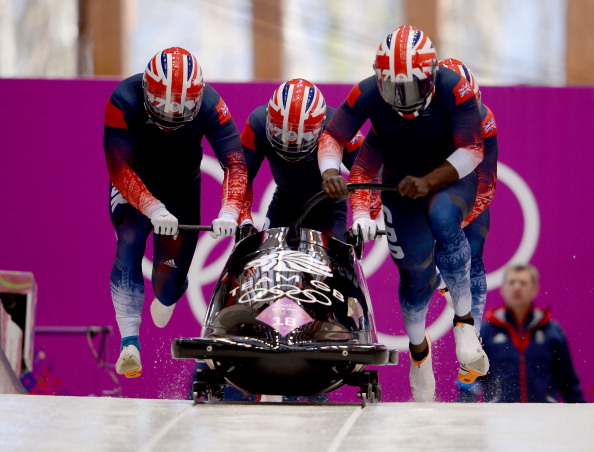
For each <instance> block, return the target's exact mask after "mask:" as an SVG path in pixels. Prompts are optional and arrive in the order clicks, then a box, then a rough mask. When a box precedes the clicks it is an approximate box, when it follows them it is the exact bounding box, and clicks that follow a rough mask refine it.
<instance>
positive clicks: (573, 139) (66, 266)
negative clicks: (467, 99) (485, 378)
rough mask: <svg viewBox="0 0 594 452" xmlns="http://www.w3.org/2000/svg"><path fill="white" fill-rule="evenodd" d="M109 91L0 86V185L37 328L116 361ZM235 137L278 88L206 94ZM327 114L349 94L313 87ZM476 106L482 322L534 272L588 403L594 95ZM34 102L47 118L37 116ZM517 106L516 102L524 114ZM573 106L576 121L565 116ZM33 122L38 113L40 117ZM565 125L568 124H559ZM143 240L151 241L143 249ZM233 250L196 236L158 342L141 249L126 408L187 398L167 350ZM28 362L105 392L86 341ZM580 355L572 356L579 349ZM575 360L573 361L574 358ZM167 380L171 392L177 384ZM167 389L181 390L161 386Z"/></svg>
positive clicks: (393, 327) (389, 381) (211, 184)
mask: <svg viewBox="0 0 594 452" xmlns="http://www.w3.org/2000/svg"><path fill="white" fill-rule="evenodd" d="M116 83H117V82H116V81H113V80H109V81H89V80H3V81H2V84H3V87H4V88H5V89H4V92H5V93H6V96H7V99H6V100H5V105H9V106H10V108H5V109H3V110H2V112H0V115H2V117H1V118H0V120H1V121H0V123H1V124H2V127H3V131H4V134H3V146H2V151H1V153H2V155H1V162H2V164H1V165H0V187H1V189H2V193H3V194H4V196H3V212H4V213H3V217H4V218H3V221H2V228H1V231H2V233H1V234H0V268H2V269H6V270H15V271H30V272H32V273H34V274H35V277H36V282H37V284H38V287H39V296H38V305H37V324H38V325H41V326H88V325H101V326H110V327H112V328H113V331H114V334H113V335H112V338H111V340H110V345H109V346H110V351H111V357H112V361H113V362H115V359H116V358H117V354H118V349H119V336H118V334H117V325H116V323H115V317H114V312H113V306H112V304H111V300H110V293H109V273H110V270H111V265H112V262H113V254H114V253H115V240H114V238H115V236H114V232H113V229H112V227H111V224H110V222H109V215H108V206H109V180H108V175H107V170H106V165H105V158H104V155H103V150H102V133H103V130H102V127H103V114H104V108H105V103H106V101H107V98H108V96H109V94H110V92H111V90H112V89H113V87H115V85H116ZM213 86H214V87H215V89H217V91H219V93H220V94H221V95H222V97H223V99H224V100H225V101H226V103H227V106H228V107H229V109H230V111H231V113H232V115H233V118H234V119H235V122H236V124H237V126H238V128H239V129H240V130H241V129H242V128H243V125H244V123H245V121H246V120H247V118H248V115H249V114H250V112H251V111H252V110H253V109H254V108H256V107H257V106H259V105H261V104H265V103H266V102H267V101H268V99H269V97H270V95H271V93H272V92H273V91H274V89H275V88H276V86H277V85H276V84H273V83H252V84H234V83H229V84H225V83H220V84H217V83H214V84H213ZM318 86H319V88H320V89H321V90H322V92H323V93H324V97H325V98H326V101H327V103H328V104H329V105H330V106H332V107H337V106H338V105H339V104H340V103H341V102H342V100H343V99H344V98H345V97H346V95H347V94H348V92H349V90H350V86H346V85H318ZM482 94H483V101H484V102H485V103H487V105H489V107H490V108H491V109H492V110H493V112H494V114H495V117H496V120H497V127H498V131H499V133H498V140H499V149H500V152H499V157H500V158H499V167H498V173H499V180H498V187H497V194H496V196H495V199H494V201H493V203H492V206H491V228H490V232H489V236H488V239H487V243H486V248H485V265H486V268H487V272H488V286H489V293H488V301H487V309H491V308H495V307H497V306H498V305H499V304H500V303H501V298H500V297H499V294H498V290H497V289H498V287H499V284H500V280H501V272H502V269H503V267H504V266H505V265H506V264H508V263H509V262H512V261H530V262H532V263H533V264H535V265H536V266H537V267H538V268H539V270H540V273H541V279H542V280H541V287H542V291H541V294H540V296H539V299H538V302H539V303H541V304H542V305H544V306H550V307H551V310H552V314H553V317H554V318H556V319H558V320H559V322H560V323H561V324H562V326H563V327H564V329H565V330H566V332H567V335H568V339H569V343H570V345H571V346H573V347H574V349H575V350H576V352H575V354H574V358H575V361H576V363H575V364H576V367H577V370H578V373H579V374H580V377H581V378H582V380H583V385H584V387H585V388H586V391H588V390H591V391H594V389H588V388H593V385H594V369H592V368H591V366H588V365H587V363H586V361H585V358H584V356H590V355H592V353H594V345H591V341H589V340H588V333H587V331H589V323H588V319H590V318H592V316H593V315H594V312H593V310H592V308H591V305H590V304H589V303H588V302H587V301H588V299H589V297H590V295H591V290H592V283H591V278H590V277H589V276H588V275H589V273H588V268H590V267H592V264H593V263H594V262H592V261H593V257H592V256H594V249H593V248H594V245H593V244H592V241H591V240H590V227H589V225H591V224H592V219H593V218H592V217H593V214H592V212H591V210H590V209H588V208H587V207H588V206H589V205H590V204H591V203H590V201H589V198H588V193H589V190H588V187H586V184H585V183H584V182H582V181H587V180H589V177H590V173H591V170H592V168H593V167H594V165H592V163H593V162H594V157H593V154H594V153H590V152H582V151H581V150H583V149H588V148H590V147H592V145H594V130H593V129H592V128H591V127H590V120H589V119H588V118H592V117H594V102H586V100H588V99H590V100H594V89H586V88H528V87H507V88H490V87H482ZM39 99H43V100H44V101H43V109H42V113H43V114H42V115H32V114H31V108H30V106H31V105H39ZM518 99H522V101H521V102H518ZM576 105H579V106H580V108H579V109H578V108H575V106H576ZM36 111H41V110H39V109H37V110H36ZM559 112H564V114H563V115H559ZM202 168H203V173H204V175H203V190H202V193H203V200H202V202H203V210H202V218H203V221H204V223H205V224H209V223H210V221H211V220H212V219H213V218H215V216H216V215H217V213H218V209H219V207H220V192H221V191H220V184H221V181H222V173H221V170H220V167H219V165H218V162H217V161H216V159H215V158H214V155H213V153H212V151H211V150H210V148H209V146H208V144H207V143H206V141H205V156H204V160H203V165H202ZM254 190H255V199H254V218H255V220H256V223H257V225H259V226H261V225H262V223H263V221H264V215H265V212H266V208H267V205H268V201H269V200H270V197H271V195H272V191H273V190H274V184H273V182H272V178H271V175H270V172H269V170H268V168H267V166H266V164H264V165H263V166H262V169H261V171H260V174H259V175H258V176H257V178H256V181H255V183H254ZM149 242H150V240H149ZM232 246H233V244H232V242H231V240H222V241H215V240H213V239H211V238H210V236H209V235H208V234H204V235H202V236H200V239H199V242H198V246H197V249H196V253H195V257H194V261H193V263H192V268H191V270H190V275H189V277H190V286H189V288H188V291H187V294H186V296H185V297H184V298H183V299H182V300H181V301H180V304H179V307H178V308H177V309H176V311H175V313H174V317H173V319H172V321H171V323H170V324H169V325H168V326H167V328H165V329H158V328H156V327H154V326H153V325H152V322H151V320H150V315H149V313H148V305H149V304H150V297H151V295H152V290H151V284H150V272H151V260H152V254H151V246H150V243H149V247H148V249H147V253H146V257H145V262H144V265H143V271H144V274H145V276H146V277H147V279H146V285H145V286H146V292H147V294H146V297H147V303H146V306H145V308H146V309H145V312H144V321H143V323H142V325H141V343H142V359H143V367H145V369H146V371H145V372H143V376H142V378H141V380H142V383H138V382H134V381H125V380H120V381H119V384H120V385H121V389H122V390H121V393H122V394H123V395H124V396H129V397H185V395H186V393H187V386H188V385H189V380H190V379H191V372H192V369H188V368H187V366H186V367H183V366H181V367H180V363H179V361H176V360H173V359H172V358H171V355H170V350H169V346H170V344H171V341H172V340H173V339H174V338H176V337H191V336H197V335H199V332H200V322H201V321H202V318H203V316H204V313H205V309H206V306H207V303H208V299H209V297H210V292H211V290H212V287H213V285H214V283H215V282H216V280H217V279H218V277H219V275H220V272H221V269H222V268H223V265H224V263H225V261H226V259H227V257H228V256H229V253H230V251H231V248H232ZM363 268H364V271H365V274H366V276H367V283H368V285H369V290H370V293H371V297H372V301H373V306H374V311H375V317H376V323H377V327H378V330H379V332H380V337H381V340H382V341H383V342H384V343H386V345H389V346H391V347H396V348H399V349H401V350H406V349H407V339H406V336H405V332H404V325H403V323H402V320H401V318H400V315H399V308H398V298H397V284H398V275H397V271H396V267H395V265H394V264H393V263H392V261H391V258H390V257H389V254H388V250H387V246H386V242H385V241H380V242H377V243H375V244H373V245H371V246H368V247H367V249H366V252H365V255H364V259H363ZM451 318H452V313H451V312H450V311H449V308H447V307H446V304H445V302H444V300H443V299H441V298H440V297H439V296H436V297H435V299H434V300H433V301H432V305H431V308H430V312H429V324H428V327H429V332H430V334H431V335H432V337H433V338H434V339H435V342H436V346H435V352H436V359H435V371H436V375H438V397H441V399H440V400H444V401H447V400H453V398H455V391H456V389H455V385H454V379H455V375H456V368H457V366H456V362H455V355H454V351H453V344H454V342H453V336H452V334H451ZM37 339H38V340H37V341H36V344H35V345H36V348H41V349H44V350H45V352H46V354H47V359H51V360H52V364H53V369H54V373H58V374H60V375H62V376H63V387H64V388H69V390H68V391H69V393H70V394H72V395H87V394H89V393H96V392H97V391H95V388H90V387H89V386H92V385H91V382H93V384H94V385H98V386H101V385H111V384H113V381H112V380H111V379H108V378H107V377H106V378H105V379H103V378H99V377H98V375H99V374H103V373H104V370H103V369H98V368H97V364H96V360H95V358H94V357H93V355H92V353H91V352H90V351H89V348H88V344H87V343H86V342H85V341H82V340H81V341H78V340H76V339H73V338H72V337H71V338H52V339H51V340H50V339H49V338H44V339H43V343H40V338H39V337H38V338H37ZM577 346H579V348H576V347H577ZM64 347H68V348H69V349H71V350H73V351H74V352H77V353H79V354H80V355H81V356H83V357H85V356H86V357H87V359H86V360H85V359H82V360H81V361H79V363H80V364H78V365H77V366H78V367H77V368H76V369H72V368H71V366H70V363H69V362H68V357H67V356H66V355H65V354H64V353H62V350H64ZM578 350H579V351H578ZM401 363H402V364H400V365H398V366H396V368H395V369H385V370H382V372H381V373H380V378H381V379H382V386H383V390H384V391H383V392H384V394H385V398H386V399H387V400H388V401H402V400H410V397H411V395H410V389H409V387H408V376H407V375H408V370H407V367H408V366H407V362H406V359H402V360H401ZM172 382H173V383H172ZM172 387H175V388H176V389H175V391H173V390H166V389H165V388H172Z"/></svg>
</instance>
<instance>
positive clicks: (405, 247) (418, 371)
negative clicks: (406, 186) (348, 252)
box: [382, 192, 438, 402]
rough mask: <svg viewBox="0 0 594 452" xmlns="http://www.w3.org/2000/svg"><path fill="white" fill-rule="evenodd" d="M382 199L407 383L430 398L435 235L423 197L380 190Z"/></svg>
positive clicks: (419, 399) (419, 398)
mask: <svg viewBox="0 0 594 452" xmlns="http://www.w3.org/2000/svg"><path fill="white" fill-rule="evenodd" d="M382 201H383V211H384V219H385V224H386V234H387V239H388V247H389V249H390V253H391V255H392V259H393V260H394V262H395V263H396V265H397V266H398V271H399V274H400V285H399V288H398V296H399V299H400V309H401V311H402V317H403V319H404V325H405V328H406V333H407V334H408V338H409V342H410V343H409V349H410V357H411V360H410V370H409V381H410V387H411V390H412V393H413V397H414V399H415V401H417V402H431V401H433V399H434V397H435V376H434V375H433V358H432V356H431V340H430V338H429V336H427V335H426V333H425V318H426V315H427V307H428V305H429V300H430V299H431V296H432V294H433V291H434V290H435V289H436V287H437V284H438V278H437V272H436V270H435V259H434V257H433V248H434V238H433V234H432V232H431V228H430V227H429V224H428V222H427V217H426V215H425V211H426V208H427V207H426V206H427V204H426V199H418V200H413V199H410V198H405V197H402V196H400V195H399V194H397V193H394V192H383V193H382Z"/></svg>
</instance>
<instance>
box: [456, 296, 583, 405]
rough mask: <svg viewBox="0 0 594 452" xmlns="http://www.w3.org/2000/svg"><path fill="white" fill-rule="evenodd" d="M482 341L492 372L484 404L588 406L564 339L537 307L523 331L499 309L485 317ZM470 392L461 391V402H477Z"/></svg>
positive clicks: (482, 381) (484, 386)
mask: <svg viewBox="0 0 594 452" xmlns="http://www.w3.org/2000/svg"><path fill="white" fill-rule="evenodd" d="M481 336H482V338H483V349H484V350H485V352H486V353H487V354H488V356H489V362H490V366H491V367H490V370H489V373H488V374H487V375H486V376H484V377H483V378H481V379H480V385H481V386H482V390H483V393H484V398H485V401H487V402H502V403H512V402H524V403H526V402H528V403H538V402H557V401H559V397H561V398H562V399H563V401H565V402H569V403H579V402H585V400H584V397H583V394H582V390H581V387H580V382H579V378H578V376H577V374H576V372H575V369H574V367H573V363H572V360H571V355H570V352H569V346H568V344H567V339H566V338H565V334H564V332H563V330H562V328H561V326H560V325H559V324H558V323H557V322H556V321H554V320H552V318H551V315H550V313H549V311H548V310H542V309H540V308H537V307H534V306H533V307H532V308H531V311H530V313H529V315H528V316H527V318H526V320H525V322H524V324H523V325H518V324H517V323H516V321H515V319H514V316H513V314H512V313H511V311H509V310H507V309H506V308H505V307H500V308H498V309H496V310H495V311H490V312H488V313H487V314H486V316H485V322H484V323H483V326H482V327H481ZM468 389H469V388H466V387H464V388H462V391H461V397H460V398H459V401H474V400H476V398H477V396H476V392H475V391H473V392H470V391H466V390H468ZM478 392H480V391H478Z"/></svg>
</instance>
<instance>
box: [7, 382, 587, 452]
mask: <svg viewBox="0 0 594 452" xmlns="http://www.w3.org/2000/svg"><path fill="white" fill-rule="evenodd" d="M593 450H594V408H593V407H592V405H591V404H457V403H435V404H415V403H379V404H374V405H367V407H365V408H361V406H359V405H351V404H348V405H345V404H341V405H338V404H319V405H307V404H300V405H291V404H282V403H251V404H248V403H221V402H218V403H210V404H198V405H194V404H193V402H191V401H189V400H188V401H184V400H146V399H117V398H93V397H60V396H32V395H9V394H7V395H0V451H3V452H17V451H27V452H30V451H36V452H43V451H60V452H65V451H77V452H78V451H85V452H93V451H97V452H99V451H101V452H107V451H117V452H127V451H131V452H132V451H134V452H149V451H159V452H160V451H176V452H179V451H209V452H224V451H230V452H238V451H241V452H248V451H254V452H266V451H274V452H284V451H287V452H293V451H295V452H297V451H299V452H303V451H306V452H318V451H323V452H330V451H341V452H347V451H357V452H364V451H372V452H380V451H399V452H402V451H404V452H406V451H414V452H420V451H428V452H439V451H453V452H460V451H465V452H471V451H494V452H504V451H514V452H518V451H530V452H537V451H538V452H542V451H551V452H559V451H593Z"/></svg>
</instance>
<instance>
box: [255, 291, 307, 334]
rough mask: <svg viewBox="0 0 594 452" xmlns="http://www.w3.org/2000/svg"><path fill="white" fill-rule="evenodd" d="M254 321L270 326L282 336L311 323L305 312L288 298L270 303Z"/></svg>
mask: <svg viewBox="0 0 594 452" xmlns="http://www.w3.org/2000/svg"><path fill="white" fill-rule="evenodd" d="M256 319H258V320H260V321H261V322H264V323H266V324H268V325H270V326H271V327H272V328H274V329H275V330H276V331H278V332H279V333H280V334H282V335H283V336H286V335H287V334H289V333H290V332H291V331H293V330H294V329H296V328H299V327H300V326H301V325H305V324H306V323H309V322H311V321H313V319H312V318H311V317H310V316H309V315H308V314H307V312H305V311H304V310H303V309H302V308H301V307H300V306H299V305H297V304H295V302H293V301H291V300H289V299H288V298H281V299H280V300H278V301H276V302H275V303H272V304H271V305H270V306H268V307H267V308H266V309H264V311H262V312H261V313H260V314H259V315H258V317H256Z"/></svg>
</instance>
